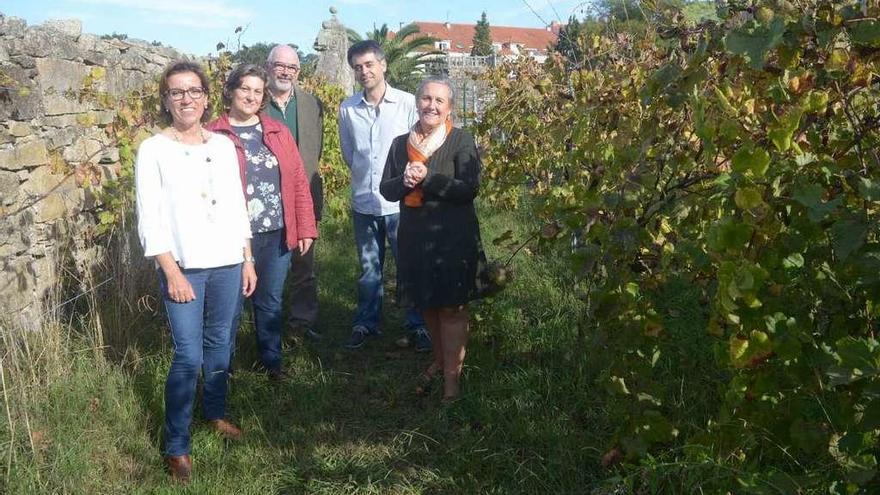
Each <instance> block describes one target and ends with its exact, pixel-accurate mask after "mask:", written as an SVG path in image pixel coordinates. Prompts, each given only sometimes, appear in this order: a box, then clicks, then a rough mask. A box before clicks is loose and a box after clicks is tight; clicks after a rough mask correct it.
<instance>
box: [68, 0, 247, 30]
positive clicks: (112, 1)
mask: <svg viewBox="0 0 880 495" xmlns="http://www.w3.org/2000/svg"><path fill="white" fill-rule="evenodd" d="M75 1H76V2H78V3H81V4H89V5H108V6H113V7H119V8H124V9H133V10H137V11H140V12H136V13H130V14H134V15H137V16H153V18H152V19H151V18H150V17H144V18H143V19H144V21H148V22H149V21H153V22H158V23H161V24H175V25H180V26H192V27H199V26H201V27H209V28H210V27H217V26H218V25H224V26H225V25H227V23H229V22H230V21H235V22H243V21H246V20H247V19H249V18H251V16H252V12H251V11H248V10H245V9H240V8H236V7H233V6H231V5H229V4H228V3H227V2H226V1H225V0H218V1H210V0H184V1H180V0H75ZM175 16H192V17H190V18H184V17H179V18H176V17H175Z"/></svg>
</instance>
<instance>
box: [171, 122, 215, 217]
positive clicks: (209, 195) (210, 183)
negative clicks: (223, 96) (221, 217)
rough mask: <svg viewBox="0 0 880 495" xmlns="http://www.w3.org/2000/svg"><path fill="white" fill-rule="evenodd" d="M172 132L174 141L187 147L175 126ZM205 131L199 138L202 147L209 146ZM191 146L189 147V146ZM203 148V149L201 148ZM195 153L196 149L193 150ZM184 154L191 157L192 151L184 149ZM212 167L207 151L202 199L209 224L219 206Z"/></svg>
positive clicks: (201, 130)
mask: <svg viewBox="0 0 880 495" xmlns="http://www.w3.org/2000/svg"><path fill="white" fill-rule="evenodd" d="M171 132H172V134H173V135H174V140H175V141H177V142H178V143H180V144H182V145H187V143H184V142H183V139H181V136H180V133H179V132H177V129H175V128H174V127H173V126H172V127H171ZM205 134H206V133H205V130H204V129H202V128H199V136H200V137H201V138H202V142H201V144H202V145H206V144H208V137H207V136H206V135H205ZM188 146H189V145H188ZM199 148H201V147H199ZM193 151H195V149H193ZM183 154H184V155H185V156H190V150H189V149H184V150H183ZM210 165H211V155H209V154H208V150H205V165H204V168H205V172H204V174H203V175H204V177H205V178H206V179H203V180H202V193H201V197H202V199H203V200H204V201H205V210H206V211H205V216H206V218H207V220H208V221H209V222H212V223H213V222H214V207H215V206H216V205H217V198H216V197H215V196H214V169H213V167H211V166H210Z"/></svg>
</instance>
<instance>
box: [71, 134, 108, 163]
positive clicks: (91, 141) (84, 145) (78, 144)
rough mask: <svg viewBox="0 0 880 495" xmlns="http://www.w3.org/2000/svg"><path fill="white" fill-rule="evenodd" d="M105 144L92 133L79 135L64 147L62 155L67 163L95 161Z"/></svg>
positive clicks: (98, 158)
mask: <svg viewBox="0 0 880 495" xmlns="http://www.w3.org/2000/svg"><path fill="white" fill-rule="evenodd" d="M106 147H107V146H105V145H104V143H103V142H102V141H101V139H100V138H98V137H97V136H96V135H95V134H94V133H90V134H89V135H86V136H81V137H79V138H78V139H76V141H74V143H73V144H72V145H70V146H67V147H65V148H64V151H63V152H62V157H63V158H64V160H65V161H67V162H69V163H89V162H91V163H96V162H97V161H98V160H100V158H101V156H102V155H103V153H102V152H103V151H104V149H105V148H106Z"/></svg>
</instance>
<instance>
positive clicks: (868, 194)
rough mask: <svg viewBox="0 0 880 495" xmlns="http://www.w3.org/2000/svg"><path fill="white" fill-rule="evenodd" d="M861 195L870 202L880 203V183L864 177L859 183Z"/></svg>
mask: <svg viewBox="0 0 880 495" xmlns="http://www.w3.org/2000/svg"><path fill="white" fill-rule="evenodd" d="M859 195H861V197H862V198H864V199H866V200H868V201H880V183H877V182H874V181H872V180H871V179H869V178H867V177H862V178H861V180H860V181H859Z"/></svg>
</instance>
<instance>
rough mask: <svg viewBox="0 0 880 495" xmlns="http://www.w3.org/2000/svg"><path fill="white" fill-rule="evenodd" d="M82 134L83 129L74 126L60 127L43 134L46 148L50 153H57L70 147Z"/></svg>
mask: <svg viewBox="0 0 880 495" xmlns="http://www.w3.org/2000/svg"><path fill="white" fill-rule="evenodd" d="M81 134H82V129H80V128H79V127H78V126H76V125H74V126H71V127H58V128H55V129H52V130H49V131H46V132H45V133H44V134H43V138H44V139H45V140H46V147H47V148H48V149H49V150H50V151H56V150H58V149H60V148H64V147H66V146H70V145H71V144H73V142H74V141H75V140H76V138H77V136H80V135H81Z"/></svg>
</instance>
